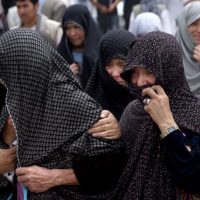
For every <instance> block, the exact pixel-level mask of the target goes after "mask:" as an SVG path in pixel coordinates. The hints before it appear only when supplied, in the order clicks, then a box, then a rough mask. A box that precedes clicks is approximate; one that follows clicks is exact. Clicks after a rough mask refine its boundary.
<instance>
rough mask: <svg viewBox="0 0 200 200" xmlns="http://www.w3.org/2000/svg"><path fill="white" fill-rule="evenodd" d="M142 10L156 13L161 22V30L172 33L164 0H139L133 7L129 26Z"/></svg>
mask: <svg viewBox="0 0 200 200" xmlns="http://www.w3.org/2000/svg"><path fill="white" fill-rule="evenodd" d="M142 12H153V13H155V14H157V15H158V16H159V17H160V19H161V22H162V26H163V31H164V32H167V33H172V27H171V21H170V16H169V11H168V8H167V7H166V3H165V0H141V1H140V4H138V5H136V6H134V7H133V10H132V13H131V17H130V22H129V27H130V26H131V24H133V22H134V20H135V18H136V16H137V15H138V14H140V13H142Z"/></svg>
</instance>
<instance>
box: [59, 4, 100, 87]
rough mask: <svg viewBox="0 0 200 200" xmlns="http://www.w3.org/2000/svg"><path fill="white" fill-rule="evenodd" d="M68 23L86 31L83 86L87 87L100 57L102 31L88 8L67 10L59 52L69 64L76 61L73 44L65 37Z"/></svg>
mask: <svg viewBox="0 0 200 200" xmlns="http://www.w3.org/2000/svg"><path fill="white" fill-rule="evenodd" d="M67 22H73V23H76V24H77V25H79V26H81V27H82V28H83V29H84V31H85V37H86V38H85V42H84V49H83V75H82V79H83V80H82V85H83V86H85V84H86V82H87V80H88V78H89V76H90V74H91V71H92V68H93V66H94V64H95V62H96V59H97V56H98V53H97V52H98V45H99V41H100V37H101V34H100V29H99V28H98V26H97V24H96V23H95V22H94V20H93V19H92V17H91V15H90V12H89V10H88V9H87V7H86V6H84V5H79V4H77V5H73V6H70V7H68V8H67V9H66V11H65V14H64V16H63V19H62V28H63V36H62V39H61V42H60V44H59V45H58V52H59V53H60V54H61V55H62V57H63V58H64V59H65V60H66V61H67V62H68V63H69V64H72V63H74V62H75V60H74V57H73V54H72V51H73V48H72V44H71V43H70V42H69V40H68V39H67V38H66V36H65V26H66V23H67Z"/></svg>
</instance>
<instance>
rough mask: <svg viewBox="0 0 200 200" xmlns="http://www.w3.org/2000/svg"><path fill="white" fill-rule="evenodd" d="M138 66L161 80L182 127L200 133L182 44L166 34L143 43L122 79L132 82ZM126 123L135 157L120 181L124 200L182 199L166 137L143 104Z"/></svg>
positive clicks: (199, 105) (130, 110)
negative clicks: (169, 162)
mask: <svg viewBox="0 0 200 200" xmlns="http://www.w3.org/2000/svg"><path fill="white" fill-rule="evenodd" d="M137 66H142V67H144V68H145V69H147V70H148V71H149V72H152V73H153V74H155V75H156V78H157V82H158V83H159V84H161V86H162V87H163V88H164V90H165V92H166V94H167V95H168V97H169V100H170V107H171V110H172V113H173V116H174V118H175V121H176V122H177V124H178V126H179V127H180V128H181V129H189V130H191V131H194V132H198V133H199V132H200V125H199V119H200V102H199V100H198V99H197V98H196V97H194V95H193V94H192V93H191V92H190V90H189V87H188V84H187V82H186V79H185V76H184V70H183V63H182V57H181V51H180V48H179V45H178V44H177V42H176V39H175V38H174V37H173V36H172V35H169V34H167V33H162V32H152V33H149V34H147V35H145V36H144V37H142V38H140V39H138V40H137V42H136V43H135V45H134V46H133V48H132V49H131V51H130V52H129V54H128V57H127V64H126V67H125V70H124V73H123V74H122V77H123V78H124V79H125V80H127V81H130V75H131V73H132V69H134V67H137ZM120 123H121V128H122V135H123V137H124V140H125V142H126V145H127V151H128V152H129V155H130V157H129V161H128V164H127V166H126V168H125V170H124V173H123V175H122V177H121V180H120V186H121V187H120V190H119V191H121V192H119V193H121V196H122V197H123V198H122V199H128V200H131V199H144V200H145V199H148V200H151V199H152V200H160V199H165V200H166V199H171V200H174V199H176V197H175V186H174V185H173V183H172V179H171V175H170V173H169V172H168V169H167V167H166V158H165V153H164V148H163V146H161V145H160V138H159V135H160V131H159V129H158V127H157V126H156V124H155V123H154V122H153V121H152V119H151V118H150V116H149V115H148V114H147V113H146V112H145V111H144V105H143V103H142V101H140V100H136V101H134V102H131V103H130V104H129V105H128V107H127V108H126V109H125V111H124V113H123V115H122V117H121V122H120Z"/></svg>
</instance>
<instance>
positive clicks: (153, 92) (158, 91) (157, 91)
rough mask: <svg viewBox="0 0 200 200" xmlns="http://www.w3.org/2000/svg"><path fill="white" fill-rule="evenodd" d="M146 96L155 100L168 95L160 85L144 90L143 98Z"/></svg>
mask: <svg viewBox="0 0 200 200" xmlns="http://www.w3.org/2000/svg"><path fill="white" fill-rule="evenodd" d="M145 95H147V96H149V97H150V98H155V97H157V95H166V93H165V91H164V90H163V88H162V87H161V86H160V85H154V86H152V87H149V88H145V89H143V90H142V96H145Z"/></svg>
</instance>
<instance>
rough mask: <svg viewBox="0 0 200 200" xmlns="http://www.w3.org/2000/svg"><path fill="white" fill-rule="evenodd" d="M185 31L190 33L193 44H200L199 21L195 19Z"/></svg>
mask: <svg viewBox="0 0 200 200" xmlns="http://www.w3.org/2000/svg"><path fill="white" fill-rule="evenodd" d="M187 30H188V32H189V33H191V35H192V37H193V38H194V40H195V43H196V44H200V19H197V20H196V21H194V22H193V23H192V24H191V25H190V26H188V28H187Z"/></svg>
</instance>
